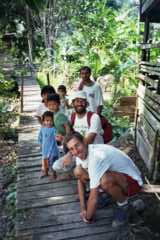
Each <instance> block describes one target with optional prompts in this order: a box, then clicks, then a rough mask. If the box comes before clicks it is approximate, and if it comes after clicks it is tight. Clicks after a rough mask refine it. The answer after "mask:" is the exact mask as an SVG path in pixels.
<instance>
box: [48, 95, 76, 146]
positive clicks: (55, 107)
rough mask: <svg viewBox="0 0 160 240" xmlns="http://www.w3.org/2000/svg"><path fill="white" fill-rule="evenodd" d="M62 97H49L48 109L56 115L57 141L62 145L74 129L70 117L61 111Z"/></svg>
mask: <svg viewBox="0 0 160 240" xmlns="http://www.w3.org/2000/svg"><path fill="white" fill-rule="evenodd" d="M60 104H61V103H60V97H59V95H58V94H52V95H48V97H47V106H48V109H49V110H50V111H51V112H53V113H54V126H55V128H56V131H57V137H56V138H57V141H58V142H60V143H62V142H63V139H64V137H65V136H66V134H68V133H70V132H71V130H72V128H71V125H70V123H69V120H68V117H67V116H66V115H65V114H64V113H63V112H61V110H60Z"/></svg>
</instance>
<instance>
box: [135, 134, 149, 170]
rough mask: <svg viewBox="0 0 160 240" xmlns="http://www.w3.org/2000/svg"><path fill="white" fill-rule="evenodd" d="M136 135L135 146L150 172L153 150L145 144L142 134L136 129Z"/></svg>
mask: <svg viewBox="0 0 160 240" xmlns="http://www.w3.org/2000/svg"><path fill="white" fill-rule="evenodd" d="M136 134H137V139H136V146H137V148H138V151H139V153H140V155H141V157H142V159H143V161H144V162H145V164H146V166H147V168H148V170H150V169H151V165H152V163H151V159H152V155H153V148H152V146H151V145H150V144H149V142H147V139H146V138H145V136H143V135H142V134H143V133H142V132H141V133H140V132H139V129H137V131H136Z"/></svg>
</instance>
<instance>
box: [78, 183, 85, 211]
mask: <svg viewBox="0 0 160 240" xmlns="http://www.w3.org/2000/svg"><path fill="white" fill-rule="evenodd" d="M78 194H79V200H80V207H81V212H83V211H86V203H85V186H84V183H82V182H81V180H79V179H78Z"/></svg>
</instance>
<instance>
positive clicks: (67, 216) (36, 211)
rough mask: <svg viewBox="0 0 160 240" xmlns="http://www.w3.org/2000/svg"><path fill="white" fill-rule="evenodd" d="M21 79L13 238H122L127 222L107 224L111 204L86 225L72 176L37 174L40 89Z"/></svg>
mask: <svg viewBox="0 0 160 240" xmlns="http://www.w3.org/2000/svg"><path fill="white" fill-rule="evenodd" d="M24 83H25V85H24V111H25V113H24V114H23V116H22V117H21V128H20V132H19V156H18V159H17V171H18V176H17V202H16V204H17V221H16V239H18V240H50V239H54V240H62V239H63V240H64V239H79V240H81V239H83V240H91V239H92V240H104V239H105V240H106V239H107V240H116V239H119V240H120V239H123V240H124V239H126V238H125V236H127V235H128V226H125V227H124V228H123V229H121V230H119V231H115V229H113V228H112V226H111V221H112V218H113V208H112V207H111V206H109V207H107V208H103V209H99V210H98V211H97V213H96V219H97V220H96V222H95V223H94V224H90V225H87V224H85V223H83V222H82V221H81V219H80V217H79V211H80V209H79V201H78V200H77V197H76V181H75V180H70V181H69V180H68V181H51V180H49V179H48V178H44V179H40V178H39V176H40V168H41V154H40V150H39V146H38V145H37V134H38V128H39V126H38V124H37V120H36V119H35V117H34V110H35V107H36V106H37V105H38V102H39V101H40V89H39V86H38V85H37V84H36V82H35V81H34V80H33V79H30V78H27V79H26V80H25V81H24ZM127 239H128V238H127Z"/></svg>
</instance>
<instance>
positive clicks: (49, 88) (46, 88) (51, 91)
mask: <svg viewBox="0 0 160 240" xmlns="http://www.w3.org/2000/svg"><path fill="white" fill-rule="evenodd" d="M55 93H56V91H55V89H54V87H52V86H49V85H46V86H44V87H43V88H42V89H41V96H42V95H43V94H55Z"/></svg>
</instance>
